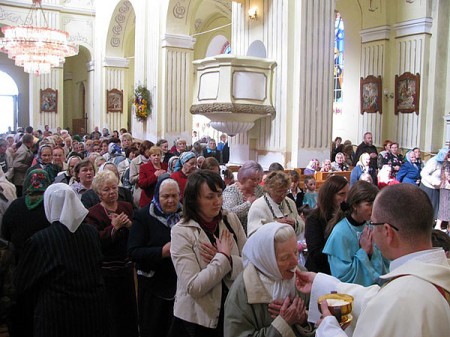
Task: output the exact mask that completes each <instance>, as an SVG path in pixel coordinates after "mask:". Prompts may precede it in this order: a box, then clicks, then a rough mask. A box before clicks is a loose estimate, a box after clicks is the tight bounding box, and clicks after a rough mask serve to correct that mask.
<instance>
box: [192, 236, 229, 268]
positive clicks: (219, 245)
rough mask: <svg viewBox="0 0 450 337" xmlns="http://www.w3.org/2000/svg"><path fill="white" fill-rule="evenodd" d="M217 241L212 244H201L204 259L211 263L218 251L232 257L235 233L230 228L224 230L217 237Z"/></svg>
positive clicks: (201, 253)
mask: <svg viewBox="0 0 450 337" xmlns="http://www.w3.org/2000/svg"><path fill="white" fill-rule="evenodd" d="M215 239H216V242H215V243H214V245H212V244H211V243H209V242H202V243H201V244H200V255H201V256H202V257H203V261H205V262H206V263H210V262H211V260H212V259H213V258H214V256H215V255H216V254H217V253H222V254H224V255H225V256H226V257H227V258H228V259H230V257H231V248H232V247H233V240H234V239H233V235H232V234H231V233H230V231H229V230H228V229H224V230H222V233H221V234H220V238H217V237H215Z"/></svg>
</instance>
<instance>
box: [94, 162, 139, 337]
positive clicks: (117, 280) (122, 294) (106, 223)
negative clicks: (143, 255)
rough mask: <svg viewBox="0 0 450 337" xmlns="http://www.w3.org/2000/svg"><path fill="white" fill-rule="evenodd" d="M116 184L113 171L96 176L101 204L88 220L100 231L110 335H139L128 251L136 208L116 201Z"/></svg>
mask: <svg viewBox="0 0 450 337" xmlns="http://www.w3.org/2000/svg"><path fill="white" fill-rule="evenodd" d="M117 186H118V179H117V176H116V175H115V174H114V173H113V172H111V171H103V172H99V173H98V174H97V175H96V176H95V178H94V181H93V183H92V187H93V189H94V191H95V193H97V194H98V196H99V198H100V203H99V204H97V205H95V206H93V207H91V208H89V214H88V216H87V217H86V222H87V223H88V224H91V225H93V226H94V227H95V228H97V230H98V232H99V233H100V241H101V247H102V253H103V262H102V273H103V277H104V279H105V284H106V292H107V298H108V308H109V311H108V318H109V322H110V336H117V337H123V336H138V329H137V309H136V296H135V291H134V275H133V265H132V263H131V261H130V260H129V258H128V254H127V242H128V234H129V229H130V227H131V224H132V222H131V219H132V217H133V207H132V205H131V203H128V202H124V201H118V200H117V199H118V187H117Z"/></svg>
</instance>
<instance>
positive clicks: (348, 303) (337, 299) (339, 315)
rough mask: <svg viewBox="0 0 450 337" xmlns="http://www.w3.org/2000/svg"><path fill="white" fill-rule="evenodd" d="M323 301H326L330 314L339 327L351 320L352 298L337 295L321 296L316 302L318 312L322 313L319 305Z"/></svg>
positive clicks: (345, 295)
mask: <svg viewBox="0 0 450 337" xmlns="http://www.w3.org/2000/svg"><path fill="white" fill-rule="evenodd" d="M324 300H326V301H327V304H328V309H329V310H330V312H331V314H332V315H333V316H334V317H336V319H337V320H338V322H339V323H340V324H341V325H344V324H347V323H349V322H350V321H351V320H352V315H351V312H352V310H353V296H350V295H347V294H337V293H332V294H326V295H322V296H320V297H319V299H318V300H317V302H318V303H317V304H318V305H319V311H320V312H322V308H321V307H320V303H322V302H323V301H324Z"/></svg>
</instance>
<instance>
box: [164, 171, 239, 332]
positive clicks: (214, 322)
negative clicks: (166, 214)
mask: <svg viewBox="0 0 450 337" xmlns="http://www.w3.org/2000/svg"><path fill="white" fill-rule="evenodd" d="M224 187H225V184H224V182H223V180H222V178H221V177H220V176H219V175H218V174H217V173H214V172H212V171H208V170H200V171H198V172H195V173H193V174H192V175H191V176H189V179H188V183H187V185H186V190H185V193H184V196H185V200H184V206H183V216H182V219H181V221H180V222H179V223H178V224H177V225H176V226H174V227H173V228H172V242H171V246H170V253H171V255H172V261H173V264H174V266H175V271H176V273H177V277H178V280H177V291H176V297H175V305H174V316H175V317H174V322H173V326H172V329H171V333H170V334H169V335H170V336H189V337H195V336H202V337H209V336H211V337H216V336H223V308H224V302H225V298H226V295H227V293H228V289H229V288H230V287H231V284H232V282H233V280H234V279H235V278H236V277H237V275H238V274H239V273H240V272H241V271H242V259H241V252H242V248H243V246H244V244H245V241H246V238H245V233H244V231H243V229H242V226H241V224H240V223H239V219H238V218H237V216H236V215H235V214H233V213H228V212H227V211H222V191H223V189H224Z"/></svg>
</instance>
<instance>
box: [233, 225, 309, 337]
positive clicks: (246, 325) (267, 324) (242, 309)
mask: <svg viewBox="0 0 450 337" xmlns="http://www.w3.org/2000/svg"><path fill="white" fill-rule="evenodd" d="M297 256H298V251H297V237H296V234H295V232H294V230H293V228H292V227H291V226H289V225H286V224H280V223H278V222H271V223H268V224H266V225H265V226H263V227H262V228H261V229H259V230H258V231H257V232H256V233H255V234H253V235H252V236H251V237H250V238H249V239H248V241H247V243H246V244H245V246H244V250H243V259H244V266H245V269H244V272H243V273H241V274H240V275H239V277H238V278H237V279H236V280H235V281H234V283H233V286H232V287H231V289H230V292H229V294H228V297H227V301H226V302H225V321H226V322H227V324H225V331H224V336H225V337H240V336H298V335H299V332H300V336H307V335H312V334H311V333H312V329H311V328H310V327H309V326H307V325H306V328H302V327H301V325H303V324H305V323H306V311H305V304H304V302H303V300H302V299H301V298H300V297H298V296H297V293H296V289H295V281H294V280H295V277H294V275H295V269H296V268H297V263H298V260H297ZM274 304H275V305H276V304H278V305H277V307H278V309H277V310H275V312H274V310H273V305H274ZM280 304H282V305H280Z"/></svg>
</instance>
